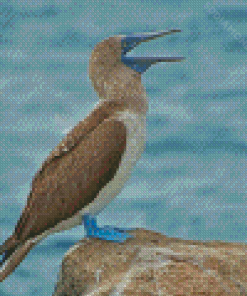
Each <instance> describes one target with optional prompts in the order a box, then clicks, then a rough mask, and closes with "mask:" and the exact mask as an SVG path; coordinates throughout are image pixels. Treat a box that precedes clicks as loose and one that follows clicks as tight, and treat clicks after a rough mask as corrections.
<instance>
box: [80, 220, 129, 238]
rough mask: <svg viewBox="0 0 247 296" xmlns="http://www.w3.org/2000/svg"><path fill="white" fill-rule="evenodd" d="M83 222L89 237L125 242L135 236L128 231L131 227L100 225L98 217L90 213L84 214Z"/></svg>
mask: <svg viewBox="0 0 247 296" xmlns="http://www.w3.org/2000/svg"><path fill="white" fill-rule="evenodd" d="M83 223H84V227H85V230H86V233H87V234H86V236H87V237H97V238H99V239H102V240H109V241H114V242H124V241H125V240H126V239H127V238H131V237H133V235H130V234H128V233H127V231H128V230H131V229H130V228H114V227H112V226H109V225H107V226H104V227H102V228H100V227H98V226H97V223H96V218H95V217H94V216H91V215H89V214H86V215H84V216H83Z"/></svg>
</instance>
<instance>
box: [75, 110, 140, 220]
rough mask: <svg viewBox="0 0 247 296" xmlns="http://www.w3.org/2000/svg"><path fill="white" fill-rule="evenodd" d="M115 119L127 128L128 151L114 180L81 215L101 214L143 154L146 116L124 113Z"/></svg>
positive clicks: (119, 113) (120, 113)
mask: <svg viewBox="0 0 247 296" xmlns="http://www.w3.org/2000/svg"><path fill="white" fill-rule="evenodd" d="M114 118H115V119H117V120H121V121H123V122H124V124H125V126H126V128H127V141H126V150H125V152H124V154H123V156H122V159H121V164H120V167H119V169H118V171H117V173H116V175H115V177H114V178H113V180H111V181H110V182H109V183H108V184H107V185H106V186H105V187H104V188H103V189H102V190H101V191H100V193H99V194H98V196H97V197H96V199H95V200H94V202H93V203H92V204H90V205H88V206H87V207H85V208H84V209H82V211H81V212H80V213H81V214H83V213H90V214H92V215H97V214H99V213H100V212H101V211H102V210H103V209H104V208H105V207H106V206H107V205H108V204H109V203H110V202H111V200H112V199H114V198H115V196H116V195H117V194H119V192H120V191H121V189H122V188H123V186H124V184H125V182H126V181H127V180H128V178H129V177H130V174H131V170H132V168H133V167H134V165H135V163H136V161H137V160H138V159H139V158H140V156H141V154H142V152H143V149H144V144H145V136H146V116H145V115H139V114H135V113H132V112H128V111H124V112H118V114H117V116H116V115H115V116H114Z"/></svg>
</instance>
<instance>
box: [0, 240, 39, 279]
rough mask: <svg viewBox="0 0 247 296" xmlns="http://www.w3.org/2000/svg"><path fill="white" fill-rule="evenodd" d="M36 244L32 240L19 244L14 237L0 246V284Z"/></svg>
mask: <svg viewBox="0 0 247 296" xmlns="http://www.w3.org/2000/svg"><path fill="white" fill-rule="evenodd" d="M36 244H37V242H35V241H33V240H28V241H25V242H24V243H20V242H17V241H16V240H15V238H14V237H10V238H9V239H7V240H6V242H5V243H4V244H3V245H1V246H0V255H2V259H0V282H2V281H3V280H4V279H5V278H6V277H7V276H9V275H10V274H11V273H12V272H13V271H14V270H15V268H16V267H17V266H18V265H19V264H20V263H21V262H22V260H23V259H24V258H25V257H26V255H27V254H28V252H29V251H30V250H31V249H32V248H33V247H34V246H35V245H36Z"/></svg>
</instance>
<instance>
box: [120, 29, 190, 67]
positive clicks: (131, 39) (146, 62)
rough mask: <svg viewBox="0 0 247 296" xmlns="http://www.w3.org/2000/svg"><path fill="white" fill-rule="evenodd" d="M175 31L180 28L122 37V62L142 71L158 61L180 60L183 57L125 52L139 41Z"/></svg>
mask: <svg viewBox="0 0 247 296" xmlns="http://www.w3.org/2000/svg"><path fill="white" fill-rule="evenodd" d="M176 32H181V31H180V30H171V31H163V32H152V33H142V34H132V35H129V36H125V37H122V56H121V60H122V62H123V63H124V64H125V65H126V66H128V67H130V68H131V69H133V70H135V71H137V72H139V73H144V72H145V71H146V70H147V69H148V68H149V67H150V66H152V65H153V64H156V63H158V62H180V61H182V60H183V59H185V58H183V57H126V53H128V52H130V51H131V50H132V49H133V48H135V47H136V46H137V45H139V44H140V43H141V42H147V41H150V40H152V39H156V38H158V37H161V36H164V35H170V34H173V33H176Z"/></svg>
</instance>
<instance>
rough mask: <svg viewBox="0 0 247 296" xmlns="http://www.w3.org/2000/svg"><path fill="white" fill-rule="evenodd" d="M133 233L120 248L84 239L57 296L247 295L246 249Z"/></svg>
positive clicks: (68, 257)
mask: <svg viewBox="0 0 247 296" xmlns="http://www.w3.org/2000/svg"><path fill="white" fill-rule="evenodd" d="M130 233H131V234H132V235H134V236H135V238H132V239H128V240H127V241H126V242H125V243H122V244H120V243H113V242H107V241H101V240H99V239H86V238H85V239H82V240H81V241H80V242H79V243H78V244H76V245H75V246H73V247H72V248H71V249H70V250H69V251H68V252H67V253H66V254H65V256H64V259H63V263H62V268H61V271H60V275H59V280H58V283H57V287H56V289H55V292H54V294H53V296H74V295H80V296H82V295H88V296H89V295H90V296H100V295H102V296H103V295H109V296H110V295H111V296H117V295H123V296H125V295H126V296H127V295H135V296H151V295H153V296H159V295H167V296H168V295H169V296H175V295H176V296H178V295H214V296H219V295H221V296H224V295H232V296H237V295H247V256H246V255H247V245H245V244H241V243H225V242H221V241H212V242H200V241H189V240H182V239H178V238H169V237H166V236H165V235H162V234H159V233H155V232H153V231H149V230H144V229H136V230H133V231H130Z"/></svg>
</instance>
